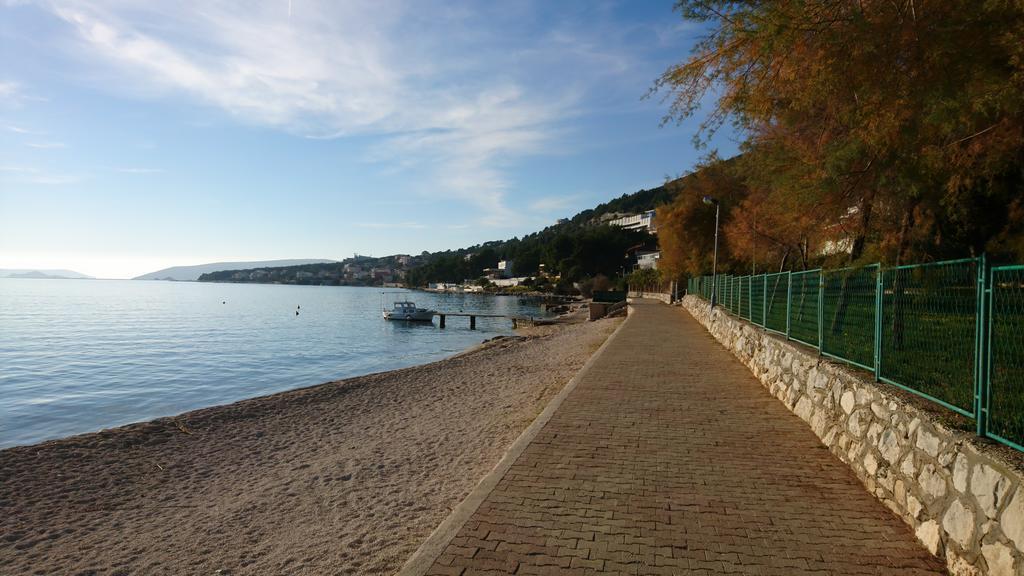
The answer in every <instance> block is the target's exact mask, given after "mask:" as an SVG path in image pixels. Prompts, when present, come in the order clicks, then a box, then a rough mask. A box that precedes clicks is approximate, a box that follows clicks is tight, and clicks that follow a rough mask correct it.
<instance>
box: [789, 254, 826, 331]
mask: <svg viewBox="0 0 1024 576" xmlns="http://www.w3.org/2000/svg"><path fill="white" fill-rule="evenodd" d="M820 281H821V270H808V271H806V272H793V274H792V275H791V276H790V284H791V286H792V288H791V289H790V290H791V294H790V301H789V337H790V338H792V339H793V340H797V341H800V342H803V343H804V344H809V345H811V346H817V345H818V295H819V294H820V290H819V289H820V288H821V286H819V284H820Z"/></svg>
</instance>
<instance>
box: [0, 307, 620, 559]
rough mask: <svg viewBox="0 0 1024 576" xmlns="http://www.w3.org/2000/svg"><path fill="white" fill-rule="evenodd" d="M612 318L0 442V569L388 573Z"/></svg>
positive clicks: (567, 375)
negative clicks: (63, 434) (287, 387)
mask: <svg viewBox="0 0 1024 576" xmlns="http://www.w3.org/2000/svg"><path fill="white" fill-rule="evenodd" d="M618 322H619V321H616V320H605V321H599V322H584V323H574V324H558V325H554V326H538V327H530V328H526V329H523V330H521V331H519V334H520V336H518V337H506V338H500V339H496V340H492V341H489V342H486V343H484V344H482V345H480V346H476V347H472V348H470V349H468V350H465V351H463V352H461V353H458V354H455V355H454V356H450V357H448V358H446V359H443V360H440V361H437V362H433V363H430V364H424V365H420V366H415V367H411V368H404V369H400V370H394V371H390V372H382V373H377V374H370V375H367V376H361V377H356V378H350V379H346V380H340V381H334V382H328V383H325V384H320V385H316V386H311V387H307V388H301V389H297V390H291V391H287V392H281V393H277V394H273V395H270V396H263V397H258V398H252V399H248V400H242V401H240V402H236V403H233V404H228V405H223V406H216V407H212V408H204V409H200V410H196V411H192V412H187V413H185V414H181V415H179V416H176V417H172V418H161V419H157V420H153V421H150V422H145V423H139V424H131V425H128V426H123V427H120V428H115V429H110V430H104V431H101V432H97V433H92V434H84V435H79V436H72V437H69V438H65V439H62V440H53V441H47V442H43V443H41V444H36V445H31V446H19V447H13V448H9V449H6V450H3V451H0V532H2V533H3V534H4V538H3V539H2V540H0V567H2V570H0V571H3V572H4V573H11V574H21V573H36V572H37V571H39V572H41V573H46V574H51V573H74V574H79V573H94V574H192V573H200V574H212V573H216V571H218V570H220V571H221V572H219V573H220V574H249V573H253V574H255V573H280V572H287V573H290V574H322V573H328V572H329V573H338V574H389V573H394V572H395V571H397V570H398V569H399V568H400V567H401V565H402V563H403V562H404V561H405V560H406V558H407V557H408V556H410V555H411V554H412V553H413V552H414V551H415V550H416V548H417V547H418V546H419V545H420V543H421V542H422V541H423V540H424V539H425V538H426V537H427V536H428V535H429V534H430V533H431V531H432V530H433V529H434V528H435V527H436V526H437V524H438V523H439V522H441V520H443V519H444V518H445V517H446V516H447V515H448V512H449V510H450V509H451V508H452V507H454V506H456V505H457V504H458V503H459V502H460V501H462V499H463V498H464V497H465V496H466V494H468V493H469V491H470V490H472V489H473V487H474V486H475V485H476V483H477V482H478V481H479V479H480V478H482V477H483V476H484V475H485V474H487V473H488V472H489V471H490V470H491V468H493V466H494V465H495V463H496V462H498V460H500V458H501V457H502V455H503V454H504V452H505V450H506V449H507V447H508V446H509V445H510V444H511V442H512V441H513V440H514V439H515V438H516V437H517V436H518V435H519V434H520V432H522V430H523V429H525V428H526V427H527V426H528V425H529V424H530V423H531V422H532V421H533V420H534V418H535V417H536V416H537V415H538V414H539V413H540V412H541V411H542V410H543V409H544V407H545V406H546V405H547V403H548V401H549V400H550V399H551V398H552V397H554V395H555V394H557V393H558V392H559V391H560V390H561V389H562V387H563V386H564V385H565V383H566V382H567V381H569V380H570V379H571V378H572V377H573V376H574V375H575V373H576V372H577V371H578V370H579V369H580V368H581V367H582V365H583V364H584V363H585V362H586V360H587V359H588V358H589V357H590V355H591V353H592V352H593V351H594V350H596V349H597V348H598V347H599V346H600V344H601V343H602V342H603V341H604V340H605V338H606V337H607V336H608V334H610V333H611V331H612V330H613V329H614V327H615V326H616V325H617V324H618Z"/></svg>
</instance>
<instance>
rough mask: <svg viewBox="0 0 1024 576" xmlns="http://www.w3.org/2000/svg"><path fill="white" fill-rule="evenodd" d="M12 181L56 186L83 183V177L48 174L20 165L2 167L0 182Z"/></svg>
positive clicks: (0, 168)
mask: <svg viewBox="0 0 1024 576" xmlns="http://www.w3.org/2000/svg"><path fill="white" fill-rule="evenodd" d="M3 180H6V181H10V182H15V183H19V184H40V185H46V186H56V185H62V184H74V183H76V182H81V181H82V177H81V176H74V175H71V174H58V173H52V172H47V171H45V170H41V169H39V168H36V167H33V166H23V165H18V164H7V165H0V181H3Z"/></svg>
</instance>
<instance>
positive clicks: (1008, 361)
mask: <svg viewBox="0 0 1024 576" xmlns="http://www.w3.org/2000/svg"><path fill="white" fill-rule="evenodd" d="M989 285H990V286H991V290H992V294H991V302H992V304H991V307H990V311H991V324H990V326H991V331H990V332H989V334H988V341H989V377H988V379H989V385H988V399H989V402H988V430H989V433H990V434H991V435H993V436H997V437H998V439H999V440H1003V441H1004V442H1007V443H1012V445H1013V446H1014V447H1015V448H1017V449H1018V450H1024V338H1022V335H1024V266H1000V267H996V268H993V269H992V280H991V282H990V284H989Z"/></svg>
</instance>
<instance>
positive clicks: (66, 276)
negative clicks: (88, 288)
mask: <svg viewBox="0 0 1024 576" xmlns="http://www.w3.org/2000/svg"><path fill="white" fill-rule="evenodd" d="M0 278H46V279H50V280H55V279H56V280H81V279H92V276H86V275H85V274H82V273H79V272H75V271H74V270H32V269H23V268H19V269H9V268H0Z"/></svg>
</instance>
